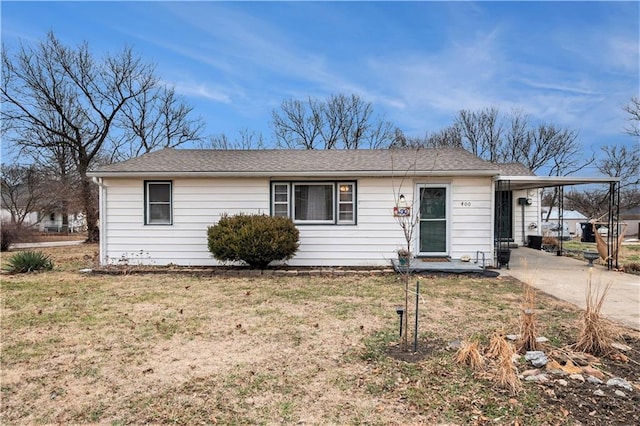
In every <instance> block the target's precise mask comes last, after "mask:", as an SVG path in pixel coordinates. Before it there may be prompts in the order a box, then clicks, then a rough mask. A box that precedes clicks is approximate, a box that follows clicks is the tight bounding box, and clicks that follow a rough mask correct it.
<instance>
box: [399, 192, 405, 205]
mask: <svg viewBox="0 0 640 426" xmlns="http://www.w3.org/2000/svg"><path fill="white" fill-rule="evenodd" d="M398 202H399V203H400V205H401V206H404V204H405V199H404V195H403V194H400V197H399V198H398Z"/></svg>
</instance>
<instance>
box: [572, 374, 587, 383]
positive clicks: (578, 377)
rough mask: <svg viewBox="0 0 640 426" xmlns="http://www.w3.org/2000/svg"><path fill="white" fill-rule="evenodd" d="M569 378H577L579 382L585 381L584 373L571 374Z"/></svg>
mask: <svg viewBox="0 0 640 426" xmlns="http://www.w3.org/2000/svg"><path fill="white" fill-rule="evenodd" d="M569 378H570V379H571V380H577V381H578V382H582V383H584V377H583V376H582V374H571V375H570V376H569Z"/></svg>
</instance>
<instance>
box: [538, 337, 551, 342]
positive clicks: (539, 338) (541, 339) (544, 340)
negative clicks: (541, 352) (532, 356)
mask: <svg viewBox="0 0 640 426" xmlns="http://www.w3.org/2000/svg"><path fill="white" fill-rule="evenodd" d="M548 341H549V339H547V338H546V337H544V336H540V337H536V343H547V342H548Z"/></svg>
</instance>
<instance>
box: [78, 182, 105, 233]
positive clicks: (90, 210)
mask: <svg viewBox="0 0 640 426" xmlns="http://www.w3.org/2000/svg"><path fill="white" fill-rule="evenodd" d="M81 194H82V202H83V204H84V215H85V219H86V221H87V241H86V242H87V243H97V242H99V241H100V228H99V227H98V216H99V215H98V207H97V205H96V202H95V197H94V196H93V187H92V184H91V180H89V178H86V177H85V178H84V179H82V189H81Z"/></svg>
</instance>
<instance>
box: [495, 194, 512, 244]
mask: <svg viewBox="0 0 640 426" xmlns="http://www.w3.org/2000/svg"><path fill="white" fill-rule="evenodd" d="M495 233H496V239H499V240H507V241H511V240H512V239H513V192H512V191H497V192H496V213H495Z"/></svg>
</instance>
